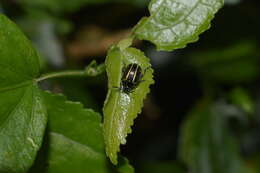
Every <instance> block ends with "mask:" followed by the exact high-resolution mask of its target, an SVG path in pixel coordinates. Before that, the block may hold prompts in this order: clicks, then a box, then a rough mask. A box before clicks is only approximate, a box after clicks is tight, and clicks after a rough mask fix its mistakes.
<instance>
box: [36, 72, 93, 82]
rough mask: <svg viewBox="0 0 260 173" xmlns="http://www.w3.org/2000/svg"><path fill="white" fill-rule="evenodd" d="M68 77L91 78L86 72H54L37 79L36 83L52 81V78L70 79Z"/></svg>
mask: <svg viewBox="0 0 260 173" xmlns="http://www.w3.org/2000/svg"><path fill="white" fill-rule="evenodd" d="M68 76H89V75H88V74H87V73H86V71H84V70H75V71H61V72H53V73H48V74H44V75H42V76H41V77H39V78H38V79H36V82H41V81H43V80H46V79H50V78H58V77H68Z"/></svg>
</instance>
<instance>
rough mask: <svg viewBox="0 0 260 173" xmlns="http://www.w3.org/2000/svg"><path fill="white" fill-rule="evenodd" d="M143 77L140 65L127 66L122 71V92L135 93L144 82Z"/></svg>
mask: <svg viewBox="0 0 260 173" xmlns="http://www.w3.org/2000/svg"><path fill="white" fill-rule="evenodd" d="M145 71H146V70H145ZM144 73H145V72H144ZM142 77H143V73H142V68H141V67H140V66H139V65H138V64H136V63H132V64H129V65H127V66H126V67H124V68H123V71H122V78H121V86H120V90H121V91H122V92H124V93H126V94H129V93H131V92H133V91H134V89H135V88H136V87H137V86H138V85H139V84H140V82H142Z"/></svg>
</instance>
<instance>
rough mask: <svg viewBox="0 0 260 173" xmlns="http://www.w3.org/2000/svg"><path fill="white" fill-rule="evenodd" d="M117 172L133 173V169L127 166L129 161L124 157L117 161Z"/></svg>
mask: <svg viewBox="0 0 260 173" xmlns="http://www.w3.org/2000/svg"><path fill="white" fill-rule="evenodd" d="M118 160H119V161H118V165H117V172H118V173H134V172H135V170H134V168H133V167H132V166H131V165H130V164H129V161H128V159H127V158H125V157H122V156H121V157H120V158H119V159H118Z"/></svg>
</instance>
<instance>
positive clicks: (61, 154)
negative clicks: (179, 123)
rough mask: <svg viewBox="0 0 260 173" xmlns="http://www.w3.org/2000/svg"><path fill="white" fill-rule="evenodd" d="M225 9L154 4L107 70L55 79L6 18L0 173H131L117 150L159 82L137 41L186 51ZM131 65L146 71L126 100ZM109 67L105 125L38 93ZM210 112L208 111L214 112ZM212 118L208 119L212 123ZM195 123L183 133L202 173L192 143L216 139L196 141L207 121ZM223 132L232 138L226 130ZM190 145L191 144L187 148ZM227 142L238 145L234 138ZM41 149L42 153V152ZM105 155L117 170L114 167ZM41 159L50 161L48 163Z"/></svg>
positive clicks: (207, 4)
mask: <svg viewBox="0 0 260 173" xmlns="http://www.w3.org/2000/svg"><path fill="white" fill-rule="evenodd" d="M24 2H27V1H24ZM223 3H224V2H223V0H210V1H206V0H186V1H181V0H152V1H151V2H150V4H149V11H150V13H151V14H150V16H149V17H145V18H143V19H141V21H140V22H139V23H138V24H137V25H136V26H135V27H134V29H133V30H132V34H131V36H130V37H129V38H126V39H124V40H122V41H120V42H119V43H118V44H116V45H113V46H111V48H110V50H109V52H108V54H107V58H106V62H105V65H104V64H100V65H97V64H96V63H95V62H93V63H91V64H90V65H89V66H87V67H86V68H85V69H84V70H80V71H73V70H72V71H61V72H55V73H50V74H41V67H40V60H39V59H40V57H39V55H38V53H37V51H36V50H35V49H34V48H33V46H32V45H31V43H30V41H28V39H27V38H26V37H25V36H24V34H23V33H22V32H21V31H20V30H19V29H18V28H17V26H16V25H15V24H14V23H13V22H11V21H10V20H9V19H8V18H7V17H5V16H4V15H0V45H1V46H0V72H1V73H0V172H1V173H2V172H3V173H22V172H27V171H28V170H29V168H31V169H30V171H32V172H55V173H58V172H73V171H74V172H91V173H95V172H97V173H103V172H113V171H118V172H124V173H126V172H127V173H128V172H129V173H130V172H133V168H132V167H131V166H130V165H129V163H128V161H127V160H126V159H125V158H123V157H121V156H120V158H119V159H118V158H117V157H118V152H119V150H120V144H125V143H126V136H127V134H128V133H130V132H131V125H132V124H133V121H134V119H135V118H136V117H137V114H138V113H140V112H141V108H142V107H143V100H144V99H145V97H146V95H147V94H148V93H149V86H150V85H151V84H152V83H153V82H154V81H153V69H152V68H150V66H151V65H150V63H149V60H148V58H147V57H146V56H145V55H144V53H143V52H142V51H140V50H138V49H136V48H133V47H131V45H132V42H133V40H134V39H140V40H148V41H150V42H152V43H154V44H155V45H156V48H157V50H163V51H173V50H175V49H178V48H184V47H185V46H186V45H187V44H188V43H191V42H195V41H197V40H198V36H199V35H200V34H201V33H203V32H204V31H205V30H207V29H208V28H209V27H210V21H211V20H212V19H213V17H214V15H215V13H216V12H217V11H218V10H219V9H220V8H221V7H222V5H223ZM75 8H76V7H75ZM130 63H137V64H138V65H139V66H140V67H141V68H142V69H143V70H144V69H147V71H146V72H145V74H144V76H143V78H142V80H143V81H142V82H141V83H140V84H139V85H138V86H137V88H135V89H134V91H133V92H132V93H130V94H127V93H123V92H122V91H119V90H118V89H115V87H117V88H118V87H120V85H121V83H120V81H121V75H122V69H123V66H124V65H127V64H130ZM105 69H106V72H107V76H108V93H107V98H106V101H105V104H104V108H103V114H104V121H103V123H102V122H101V115H100V113H96V112H94V111H93V110H91V109H85V108H83V106H82V105H81V104H80V103H74V102H70V101H67V100H66V98H65V97H64V96H61V95H55V94H52V93H49V92H47V91H44V90H42V89H40V87H39V83H40V82H42V81H44V80H47V79H50V78H55V77H69V76H81V77H93V76H94V77H95V76H98V75H99V74H101V73H103V72H104V71H105ZM207 107H210V106H207ZM199 111H200V110H199ZM204 111H207V112H210V111H211V109H210V108H208V109H206V110H204ZM194 114H196V111H195V113H194ZM209 114H211V113H209ZM203 115H204V114H203ZM214 116H215V115H212V117H208V118H212V119H214V118H216V117H214ZM192 117H193V116H192ZM193 118H195V119H196V118H198V120H195V121H192V122H190V123H189V122H187V124H186V125H185V126H187V127H186V128H185V129H186V130H183V139H182V142H183V143H184V144H183V145H182V149H181V150H183V151H182V154H181V158H183V160H184V161H185V163H186V164H187V165H188V166H189V167H190V168H191V169H192V170H194V172H200V170H201V169H202V168H200V167H197V166H198V165H199V164H196V163H194V159H192V160H190V158H187V155H189V154H190V153H192V157H196V156H197V155H196V152H197V150H196V148H192V147H189V145H190V144H191V143H192V142H197V140H198V142H197V144H198V145H200V144H201V143H200V142H201V141H202V142H203V141H205V140H206V142H207V141H208V140H209V141H211V138H207V135H206V137H205V138H206V139H204V138H203V139H201V138H197V136H196V135H198V134H201V132H200V131H199V129H198V131H196V133H194V134H193V135H195V136H190V135H189V133H188V132H187V131H188V129H189V128H190V126H199V122H200V118H202V117H195V116H194V117H193ZM217 120H218V119H217ZM219 121H220V122H221V121H222V119H220V120H219ZM219 121H217V122H219ZM193 123H194V124H193ZM209 125H210V124H209ZM216 125H221V123H220V124H216ZM220 128H221V127H220ZM44 134H45V138H44ZM223 134H224V135H223V136H224V138H226V136H225V135H226V132H225V131H223ZM213 137H214V136H213ZM189 140H190V141H191V142H187V141H189ZM200 140H201V141H200ZM213 140H214V139H213ZM227 142H228V145H233V143H232V140H231V139H230V141H229V140H228V141H227ZM202 144H203V143H202ZM194 146H195V145H194ZM41 147H42V151H41V152H38V151H39V149H40V148H41ZM216 147H219V146H216ZM105 149H106V154H105V151H104V150H105ZM187 152H188V154H187ZM233 152H234V153H235V154H234V155H235V156H236V151H230V155H228V156H227V159H228V157H229V156H230V157H231V156H232V157H233ZM37 153H38V157H37ZM227 153H229V152H227ZM106 155H107V156H108V157H109V158H110V160H111V162H112V163H113V164H114V165H117V166H115V167H113V166H112V165H110V166H108V165H109V162H108V160H107V159H106ZM235 156H234V157H235ZM36 157H37V159H36ZM202 157H203V156H202ZM41 158H45V159H44V161H42V160H41ZM35 159H36V160H35ZM118 160H119V161H118ZM34 161H35V162H34ZM45 161H47V163H45ZM118 162H119V163H118ZM238 162H239V161H238ZM33 163H34V164H33ZM45 164H47V165H48V166H47V167H46V166H45ZM32 165H33V166H32ZM199 166H200V165H199ZM220 166H223V164H222V163H220ZM176 170H178V169H177V168H176ZM232 170H233V169H232ZM234 170H236V169H235V168H234ZM234 172H236V171H234Z"/></svg>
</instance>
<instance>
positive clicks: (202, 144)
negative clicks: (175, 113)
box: [179, 103, 246, 173]
mask: <svg viewBox="0 0 260 173" xmlns="http://www.w3.org/2000/svg"><path fill="white" fill-rule="evenodd" d="M218 109H219V108H217V105H214V104H212V105H211V104H210V103H202V104H201V105H199V106H198V107H197V108H196V109H195V110H193V111H192V112H191V114H190V115H189V117H188V119H187V120H186V122H185V123H184V125H183V127H182V131H181V142H180V150H179V151H180V153H179V154H180V156H181V159H182V160H183V161H184V162H185V163H186V164H187V165H188V167H189V168H190V169H191V171H190V172H192V173H209V172H210V173H219V172H222V173H246V167H245V165H244V164H243V162H242V160H241V158H240V155H239V149H238V145H237V143H236V141H235V140H234V138H233V137H232V136H230V134H229V132H228V127H227V119H226V118H227V116H225V115H224V113H223V110H218Z"/></svg>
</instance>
